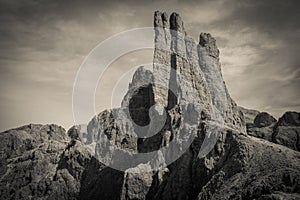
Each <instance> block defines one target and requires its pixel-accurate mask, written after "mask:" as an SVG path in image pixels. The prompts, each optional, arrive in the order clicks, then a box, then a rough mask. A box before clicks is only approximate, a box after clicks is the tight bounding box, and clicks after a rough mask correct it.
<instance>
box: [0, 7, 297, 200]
mask: <svg viewBox="0 0 300 200" xmlns="http://www.w3.org/2000/svg"><path fill="white" fill-rule="evenodd" d="M154 31H155V37H154V43H155V49H154V58H153V69H152V70H148V69H145V68H144V67H140V68H138V69H137V71H136V72H135V74H134V76H133V79H132V82H131V83H130V85H129V88H128V92H127V94H126V95H125V96H124V99H123V102H122V106H121V107H120V108H115V109H112V110H105V111H103V112H101V113H100V114H99V115H97V116H95V117H93V118H92V120H91V121H90V122H89V123H88V124H86V125H75V126H73V127H72V128H70V129H69V130H68V131H65V129H63V128H62V127H60V126H57V125H37V124H30V125H27V126H22V127H19V128H16V129H11V130H8V131H5V132H3V133H1V134H0V143H1V144H0V158H1V159H0V162H1V165H0V177H1V178H0V198H1V199H62V200H63V199H109V200H111V199H122V200H125V199H126V200H127V199H149V200H151V199H156V200H173V199H174V200H175V199H178V200H189V199H192V200H208V199H300V153H299V150H300V142H299V141H300V140H299V138H300V113H297V112H286V113H285V114H284V115H283V116H282V117H281V118H280V119H278V120H276V119H275V118H274V117H272V116H271V115H270V114H268V113H266V112H259V111H255V110H249V109H246V108H242V107H239V106H237V104H236V103H235V101H234V100H233V99H232V98H231V97H230V94H229V93H228V90H227V88H226V85H225V83H224V81H223V78H222V73H221V64H220V59H219V49H218V48H217V42H216V40H215V38H213V36H212V35H211V34H209V33H201V34H200V35H199V41H198V42H195V41H194V39H193V38H191V37H190V36H188V34H187V33H186V32H185V28H184V23H183V21H182V19H181V17H180V16H179V14H177V13H172V14H171V15H170V17H168V14H167V13H164V12H160V11H156V12H155V13H154Z"/></svg>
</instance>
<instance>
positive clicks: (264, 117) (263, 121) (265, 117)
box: [254, 112, 277, 128]
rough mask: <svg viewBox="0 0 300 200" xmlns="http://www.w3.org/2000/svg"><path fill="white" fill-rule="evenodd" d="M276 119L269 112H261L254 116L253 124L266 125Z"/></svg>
mask: <svg viewBox="0 0 300 200" xmlns="http://www.w3.org/2000/svg"><path fill="white" fill-rule="evenodd" d="M276 121H277V120H276V119H275V118H274V117H273V116H271V115H270V114H269V113H266V112H261V113H259V114H258V115H257V116H256V117H255V118H254V125H255V126H257V127H260V128H261V127H266V126H270V125H271V124H273V123H275V122H276Z"/></svg>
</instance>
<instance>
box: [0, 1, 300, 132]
mask: <svg viewBox="0 0 300 200" xmlns="http://www.w3.org/2000/svg"><path fill="white" fill-rule="evenodd" d="M0 10H1V12H0V21H1V26H0V72H1V73H0V88H1V93H0V100H1V104H0V108H1V116H0V117H1V121H0V130H5V129H8V128H12V127H16V126H20V125H23V124H27V123H56V124H60V125H62V126H64V127H65V128H69V127H70V126H71V125H72V124H73V116H72V87H73V83H74V80H75V77H76V73H77V71H78V69H79V67H80V65H81V63H82V62H83V61H84V58H85V57H86V56H87V55H88V54H89V52H90V51H91V50H92V49H93V48H94V47H95V46H96V45H97V44H99V43H100V42H101V41H103V40H105V39H106V38H108V37H110V36H112V35H114V34H117V33H120V32H122V31H126V30H128V29H132V28H141V27H149V26H152V25H153V13H154V11H155V10H161V11H166V12H168V13H171V12H173V11H175V12H178V13H179V14H180V15H181V17H182V19H183V21H184V24H185V29H186V31H187V33H188V34H189V35H191V36H193V37H194V38H195V39H196V40H198V37H199V34H200V32H209V33H211V34H212V35H213V36H214V37H215V38H216V39H217V45H218V47H219V49H220V61H221V64H222V72H223V76H224V79H225V82H226V84H227V87H228V89H229V92H230V94H231V96H232V97H233V99H234V100H235V101H236V102H237V103H238V104H239V105H241V106H244V107H247V108H253V109H257V110H260V111H267V112H269V113H271V114H272V115H274V116H275V117H280V116H281V115H282V114H283V113H284V112H285V111H287V110H295V111H300V102H299V99H300V93H299V86H300V68H299V67H300V66H299V63H300V57H299V52H300V46H299V42H300V3H299V1H297V0H294V1H291V0H286V1H281V0H265V1H259V0H257V1H253V0H251V1H250V0H249V1H238V0H221V1H209V0H205V1H190V0H187V1H174V0H166V1H149V0H142V1H122V2H121V3H120V2H117V1H113V0H110V1H96V0H86V1H79V0H72V1H71V0H65V1H58V0H51V1H46V0H21V1H17V0H0ZM151 61H152V51H150V50H143V51H140V52H133V53H130V54H128V55H124V56H122V57H121V58H120V59H118V60H116V61H115V62H114V63H112V65H111V66H110V68H109V69H108V70H107V71H106V74H105V76H104V78H103V79H102V80H100V82H99V85H98V89H97V94H96V100H97V103H96V108H97V111H99V112H100V111H102V110H104V109H105V108H107V107H109V106H110V101H111V100H110V97H111V92H112V90H113V88H114V86H115V85H116V83H117V82H118V80H119V79H120V77H121V76H122V75H123V74H124V73H126V72H127V71H129V70H130V69H131V68H132V67H134V66H138V65H139V64H141V63H149V62H151ZM125 83H126V81H125ZM126 84H127V83H126ZM123 86H124V84H123ZM126 87H127V86H125V87H124V91H125V89H126Z"/></svg>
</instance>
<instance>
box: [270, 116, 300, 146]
mask: <svg viewBox="0 0 300 200" xmlns="http://www.w3.org/2000/svg"><path fill="white" fill-rule="evenodd" d="M272 141H273V142H275V143H277V144H281V145H284V146H286V147H289V148H291V149H294V150H297V151H300V113H299V112H298V113H297V112H286V113H284V114H283V116H282V117H280V118H279V120H278V123H277V124H276V125H275V127H274V132H273V135H272Z"/></svg>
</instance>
